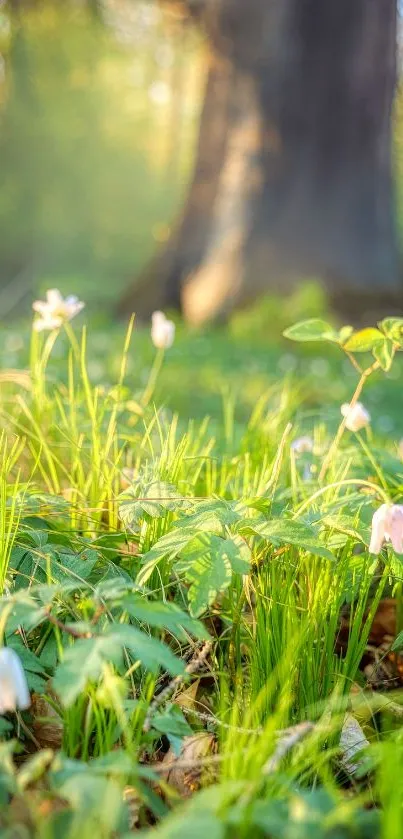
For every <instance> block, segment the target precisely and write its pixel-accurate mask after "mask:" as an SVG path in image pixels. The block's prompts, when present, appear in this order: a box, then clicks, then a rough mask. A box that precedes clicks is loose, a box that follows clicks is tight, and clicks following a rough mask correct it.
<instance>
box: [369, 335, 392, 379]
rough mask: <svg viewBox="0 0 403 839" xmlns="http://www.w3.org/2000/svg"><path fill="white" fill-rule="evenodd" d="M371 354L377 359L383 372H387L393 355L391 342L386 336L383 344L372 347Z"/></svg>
mask: <svg viewBox="0 0 403 839" xmlns="http://www.w3.org/2000/svg"><path fill="white" fill-rule="evenodd" d="M372 354H373V356H374V358H375V359H376V360H377V361H379V364H380V365H381V367H382V370H385V373H387V372H388V370H390V368H391V366H392V362H393V358H394V355H395V350H394V348H393V342H392V341H390V340H389V339H388V338H385V339H384V341H383V344H379V345H378V346H376V347H374V349H373V350H372Z"/></svg>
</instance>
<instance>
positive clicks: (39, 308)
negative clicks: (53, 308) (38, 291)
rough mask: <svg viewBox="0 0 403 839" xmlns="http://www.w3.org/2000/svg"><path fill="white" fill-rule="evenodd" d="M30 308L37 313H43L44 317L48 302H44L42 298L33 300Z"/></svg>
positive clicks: (47, 309) (46, 312)
mask: <svg viewBox="0 0 403 839" xmlns="http://www.w3.org/2000/svg"><path fill="white" fill-rule="evenodd" d="M32 308H33V310H34V312H38V314H39V315H43V316H44V317H45V316H46V315H47V314H48V312H49V303H45V301H44V300H35V301H34V303H33V304H32Z"/></svg>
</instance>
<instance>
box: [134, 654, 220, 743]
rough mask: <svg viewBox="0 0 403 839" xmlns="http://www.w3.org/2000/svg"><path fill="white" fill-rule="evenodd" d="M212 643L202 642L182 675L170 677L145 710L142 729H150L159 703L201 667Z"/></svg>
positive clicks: (161, 703)
mask: <svg viewBox="0 0 403 839" xmlns="http://www.w3.org/2000/svg"><path fill="white" fill-rule="evenodd" d="M212 645H213V642H212V641H206V642H205V644H203V646H202V648H201V649H200V650H198V651H197V652H196V653H195V655H194V656H193V657H192V658H191V660H190V661H189V664H188V665H187V666H186V668H185V672H184V673H183V674H182V675H180V676H175V678H174V679H171V681H170V682H169V684H168V685H167V686H166V687H165V688H164V689H163V690H162V691H161V693H159V694H158V695H157V696H155V697H154V699H153V700H152V702H151V704H150V706H149V709H148V711H147V715H146V718H145V720H144V725H143V731H149V730H150V728H151V723H152V717H153V715H154V714H155V712H156V711H157V710H158V708H160V707H161V705H164V704H165V702H167V701H168V699H170V698H171V696H173V695H174V694H175V693H176V691H177V690H178V688H180V687H181V685H182V684H183V682H184V681H185V680H186V678H187V676H192V675H193V673H198V672H199V670H201V669H202V667H203V665H204V664H205V661H206V659H207V656H208V655H209V653H210V651H211V648H212Z"/></svg>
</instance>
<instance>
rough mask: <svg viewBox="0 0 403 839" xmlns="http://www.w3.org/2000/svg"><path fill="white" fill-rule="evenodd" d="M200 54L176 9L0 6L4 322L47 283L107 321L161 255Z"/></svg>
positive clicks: (106, 3) (188, 153)
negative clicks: (101, 312)
mask: <svg viewBox="0 0 403 839" xmlns="http://www.w3.org/2000/svg"><path fill="white" fill-rule="evenodd" d="M233 5H234V6H235V5H236V3H235V2H234V4H233ZM255 5H256V3H255ZM357 5H359V4H357ZM330 34H331V33H330ZM252 41H253V39H252ZM208 51H209V44H208V43H207V39H206V37H205V35H203V30H202V28H201V27H199V28H198V27H197V26H195V25H194V22H193V21H191V20H190V19H189V15H187V14H185V13H184V10H183V7H181V6H180V5H176V4H172V3H162V4H159V3H158V2H154V0H102V2H100V0H63V2H60V0H59V2H58V1H57V0H40V2H39V1H38V2H26V0H13V2H11V0H0V128H1V131H0V312H1V317H2V318H3V319H4V318H7V317H9V316H10V315H13V314H14V313H16V312H19V311H21V304H22V310H24V307H25V309H26V308H27V307H28V306H29V303H30V300H32V293H33V291H34V292H40V291H42V290H43V289H44V288H47V287H49V286H50V287H52V286H57V287H59V288H60V289H61V291H62V292H66V293H77V294H79V295H81V296H82V297H83V298H84V299H85V300H87V301H91V303H93V304H94V305H95V306H99V307H100V308H104V309H107V308H108V306H106V304H107V303H108V301H109V303H110V305H109V308H110V310H112V304H113V307H115V304H116V301H117V299H118V298H119V296H120V294H122V293H123V292H124V290H125V289H126V288H127V287H128V286H130V284H131V283H133V278H135V277H136V276H138V275H139V274H141V272H142V270H143V269H144V267H145V266H147V265H148V264H149V262H150V260H151V259H152V256H153V254H155V253H156V252H157V251H158V250H159V249H160V248H163V246H164V243H166V242H167V241H168V240H169V237H170V234H171V232H172V229H173V225H174V222H175V220H176V218H177V217H178V215H179V213H180V208H181V207H182V206H183V201H184V198H185V195H186V192H187V187H188V185H189V182H190V181H191V176H192V169H193V163H194V159H195V150H196V144H197V137H198V128H199V122H200V113H201V109H202V104H203V96H204V88H205V81H206V76H207V64H208V61H207V55H208ZM401 99H402V97H401V93H400V92H399V91H398V93H397V96H396V98H395V107H394V120H393V122H394V125H393V132H394V172H395V196H396V203H397V207H398V210H397V218H398V226H399V229H400V230H401V229H402V221H401V219H402V213H401V212H400V209H399V206H400V204H401V200H400V197H399V196H400V193H401V192H402V184H403V172H402V166H403V148H402V143H403V117H402V113H403V112H402V102H401ZM335 131H336V126H335ZM357 165H358V161H357ZM347 180H348V178H347ZM346 203H348V201H347V202H346ZM343 212H344V211H343V210H342V214H343ZM321 213H322V207H320V208H319V215H320V214H321ZM290 224H291V222H290ZM346 225H347V226H348V222H346ZM336 226H337V225H336ZM350 226H351V225H350ZM368 229H370V226H369V228H368ZM303 235H304V234H303V233H302V234H301V238H303ZM340 235H345V231H344V234H343V232H342V231H341V232H340ZM365 235H366V237H367V238H366V241H367V242H368V248H369V249H370V243H371V236H370V235H368V231H367V232H366V234H365ZM399 236H400V238H401V233H399ZM356 246H357V249H358V250H360V251H361V253H362V251H363V248H362V244H361V243H360V241H359V239H358V238H357V242H356ZM332 247H333V250H334V251H335V252H337V250H339V251H340V248H339V249H338V248H337V247H334V243H332ZM368 263H369V265H371V264H372V263H373V260H372V256H371V254H370V253H369V254H368ZM367 268H368V266H367ZM360 270H361V269H360ZM365 270H366V269H365V265H364V262H363V272H365ZM347 273H348V272H347ZM378 273H379V272H378ZM157 302H158V301H157ZM128 305H129V306H130V303H129V304H128ZM133 308H135V307H134V306H133Z"/></svg>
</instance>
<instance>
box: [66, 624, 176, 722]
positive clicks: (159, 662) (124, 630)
mask: <svg viewBox="0 0 403 839" xmlns="http://www.w3.org/2000/svg"><path fill="white" fill-rule="evenodd" d="M123 647H125V648H126V649H127V650H128V651H129V652H130V653H131V654H132V655H133V656H134V657H135V659H136V660H138V661H141V663H142V664H143V665H144V667H146V668H148V669H149V670H152V671H153V672H155V671H157V670H158V669H159V668H160V667H162V668H164V669H165V670H167V671H168V672H169V673H170V674H171V675H173V676H177V675H179V674H181V673H182V672H183V670H184V665H183V663H182V661H180V659H178V658H176V656H175V655H174V654H173V652H172V651H171V650H170V649H169V647H168V646H167V645H166V644H164V643H163V642H162V641H159V640H158V639H156V638H152V637H150V636H149V635H146V633H145V632H142V631H141V630H139V629H136V627H134V626H129V625H127V624H112V625H111V626H109V627H108V629H107V630H106V631H105V632H104V634H103V635H100V636H96V637H94V638H80V639H79V640H77V641H75V642H74V644H72V645H71V646H70V647H68V648H67V649H66V651H65V654H64V658H63V661H62V662H61V663H60V664H59V665H58V667H57V668H56V673H55V676H54V678H53V686H54V689H55V691H56V692H57V694H58V696H59V697H60V700H61V701H62V702H63V705H64V706H65V707H68V706H69V705H71V704H72V703H73V702H74V700H75V699H76V698H77V696H78V695H79V694H80V693H81V692H82V691H83V690H84V689H85V687H86V685H87V683H88V682H96V681H98V679H99V678H100V676H101V674H102V669H103V666H104V664H105V663H107V662H109V663H112V664H115V665H116V666H118V665H119V664H120V663H121V661H122V650H123Z"/></svg>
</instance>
